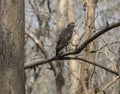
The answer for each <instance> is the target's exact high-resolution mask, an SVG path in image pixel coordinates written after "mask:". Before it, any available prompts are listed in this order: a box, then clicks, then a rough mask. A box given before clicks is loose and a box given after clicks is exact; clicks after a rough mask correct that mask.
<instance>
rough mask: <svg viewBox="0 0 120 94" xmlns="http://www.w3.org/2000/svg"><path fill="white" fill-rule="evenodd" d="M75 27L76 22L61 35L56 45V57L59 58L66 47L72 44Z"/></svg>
mask: <svg viewBox="0 0 120 94" xmlns="http://www.w3.org/2000/svg"><path fill="white" fill-rule="evenodd" d="M74 27H75V23H74V22H71V23H69V24H68V25H67V27H66V28H65V29H64V30H63V31H62V32H61V34H60V35H59V37H58V41H57V45H56V56H58V55H59V53H60V51H61V50H62V49H63V48H64V47H67V45H68V44H69V43H70V41H71V38H72V35H73V29H74Z"/></svg>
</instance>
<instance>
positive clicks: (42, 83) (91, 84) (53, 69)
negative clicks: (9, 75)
mask: <svg viewBox="0 0 120 94" xmlns="http://www.w3.org/2000/svg"><path fill="white" fill-rule="evenodd" d="M119 6H120V0H25V60H26V61H25V69H26V70H25V71H26V93H27V94H120V83H119V76H118V71H119V63H120V60H119V59H120V58H119V57H120V27H118V28H115V29H112V30H110V31H109V32H107V31H108V30H107V27H109V25H110V24H112V23H115V22H118V21H120V8H119ZM70 22H75V23H76V27H75V32H74V34H73V37H72V41H71V42H72V44H74V45H72V44H70V45H69V47H68V49H69V50H72V49H73V50H75V49H76V48H77V47H79V46H80V45H82V43H83V42H84V41H85V40H88V39H89V38H90V37H91V36H92V35H94V33H96V32H99V31H101V30H102V29H104V28H106V32H107V33H104V34H103V35H102V36H100V37H98V38H97V39H95V40H94V41H92V42H91V43H90V44H89V45H87V46H86V47H85V48H84V49H82V51H80V53H77V54H73V55H72V54H71V55H69V57H70V56H74V57H82V58H84V59H85V60H87V61H91V62H93V63H95V64H98V65H95V64H89V62H87V63H86V62H85V60H84V61H83V60H74V59H73V60H69V59H68V60H55V59H52V60H49V59H51V58H52V57H54V56H55V54H56V52H55V47H56V43H57V39H58V36H59V34H60V33H61V32H62V30H63V29H64V28H65V27H66V26H67V24H69V23H70ZM63 52H64V53H66V50H65V49H63ZM49 61H50V62H49ZM46 62H47V63H46ZM99 65H100V66H103V67H101V68H100V67H99ZM106 68H107V69H106ZM109 69H110V70H109ZM111 70H112V72H111Z"/></svg>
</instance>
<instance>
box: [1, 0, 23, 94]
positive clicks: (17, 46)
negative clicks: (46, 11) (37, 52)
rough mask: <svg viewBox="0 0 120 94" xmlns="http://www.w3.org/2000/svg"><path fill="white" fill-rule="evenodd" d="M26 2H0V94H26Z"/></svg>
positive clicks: (2, 0)
mask: <svg viewBox="0 0 120 94" xmlns="http://www.w3.org/2000/svg"><path fill="white" fill-rule="evenodd" d="M24 78H25V77H24V1H23V0H0V94H25V79H24Z"/></svg>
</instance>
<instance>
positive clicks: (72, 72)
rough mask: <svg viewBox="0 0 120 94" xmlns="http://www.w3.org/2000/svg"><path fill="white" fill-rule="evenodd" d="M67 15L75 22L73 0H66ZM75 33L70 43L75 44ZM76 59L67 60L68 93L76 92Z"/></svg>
mask: <svg viewBox="0 0 120 94" xmlns="http://www.w3.org/2000/svg"><path fill="white" fill-rule="evenodd" d="M67 2H68V3H67V15H68V22H69V23H70V22H75V15H74V12H75V11H74V0H67ZM74 40H76V35H75V34H73V38H72V41H71V43H72V44H75V41H74ZM69 47H70V49H75V46H74V45H70V46H69ZM77 62H78V61H75V60H71V61H69V73H70V74H69V75H70V94H78V90H79V89H78V88H79V73H78V63H77Z"/></svg>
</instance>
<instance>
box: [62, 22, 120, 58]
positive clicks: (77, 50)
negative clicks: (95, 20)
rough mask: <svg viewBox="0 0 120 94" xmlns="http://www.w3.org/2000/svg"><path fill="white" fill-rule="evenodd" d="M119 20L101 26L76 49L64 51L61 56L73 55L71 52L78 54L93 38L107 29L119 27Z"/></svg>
mask: <svg viewBox="0 0 120 94" xmlns="http://www.w3.org/2000/svg"><path fill="white" fill-rule="evenodd" d="M119 26H120V22H116V23H112V24H110V25H107V26H106V27H103V29H101V30H100V31H98V32H96V33H95V34H94V35H92V36H91V37H90V38H88V39H87V40H86V41H85V42H83V43H82V44H81V45H80V46H79V47H78V48H77V49H75V50H72V51H67V52H66V53H64V54H63V55H62V56H67V55H73V54H79V53H80V52H81V51H82V50H83V49H84V48H85V47H86V46H87V45H88V44H89V43H91V42H92V41H93V40H95V39H96V38H98V37H99V36H101V35H102V34H104V33H106V32H108V31H109V30H111V29H113V28H116V27H119Z"/></svg>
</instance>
